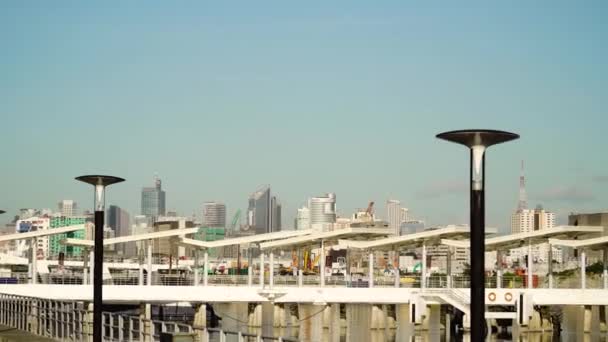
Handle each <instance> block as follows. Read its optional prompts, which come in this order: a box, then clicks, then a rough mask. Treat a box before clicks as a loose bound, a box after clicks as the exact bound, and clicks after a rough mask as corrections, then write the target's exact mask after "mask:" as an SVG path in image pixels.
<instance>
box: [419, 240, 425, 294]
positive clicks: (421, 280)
mask: <svg viewBox="0 0 608 342" xmlns="http://www.w3.org/2000/svg"><path fill="white" fill-rule="evenodd" d="M420 288H422V289H425V288H426V243H422V267H421V272H420Z"/></svg>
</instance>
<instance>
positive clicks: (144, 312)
mask: <svg viewBox="0 0 608 342" xmlns="http://www.w3.org/2000/svg"><path fill="white" fill-rule="evenodd" d="M139 319H140V324H141V326H140V329H141V332H142V335H143V336H141V337H140V341H143V342H152V341H153V340H154V339H153V338H152V305H151V304H145V303H142V304H140V305H139Z"/></svg>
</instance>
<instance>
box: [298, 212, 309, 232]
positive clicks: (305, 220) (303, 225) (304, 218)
mask: <svg viewBox="0 0 608 342" xmlns="http://www.w3.org/2000/svg"><path fill="white" fill-rule="evenodd" d="M303 229H310V209H308V208H306V207H303V208H299V209H298V213H297V214H296V230H303Z"/></svg>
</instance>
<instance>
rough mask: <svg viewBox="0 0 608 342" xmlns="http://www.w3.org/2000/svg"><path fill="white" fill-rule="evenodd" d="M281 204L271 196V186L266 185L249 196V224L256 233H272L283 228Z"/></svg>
mask: <svg viewBox="0 0 608 342" xmlns="http://www.w3.org/2000/svg"><path fill="white" fill-rule="evenodd" d="M281 219H282V218H281V204H280V203H279V201H278V199H277V198H276V197H273V196H271V194H270V187H269V186H265V187H263V188H262V189H260V190H258V191H256V192H254V193H253V194H251V196H249V207H248V209H247V225H248V226H249V227H250V228H253V229H254V230H255V233H256V234H265V233H272V232H275V231H279V230H281Z"/></svg>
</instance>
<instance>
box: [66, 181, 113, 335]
mask: <svg viewBox="0 0 608 342" xmlns="http://www.w3.org/2000/svg"><path fill="white" fill-rule="evenodd" d="M76 180H79V181H81V182H84V183H88V184H91V185H93V186H94V187H95V247H94V255H95V258H94V262H93V342H102V326H101V325H102V324H101V323H102V318H101V309H102V305H103V296H102V285H103V225H104V214H105V213H104V210H105V205H106V195H105V191H106V187H107V186H108V185H112V184H115V183H120V182H123V181H124V179H122V178H119V177H113V176H100V175H88V176H80V177H76Z"/></svg>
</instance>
